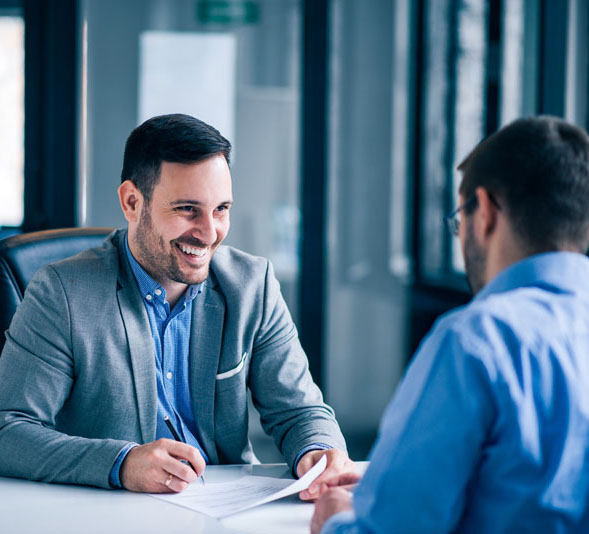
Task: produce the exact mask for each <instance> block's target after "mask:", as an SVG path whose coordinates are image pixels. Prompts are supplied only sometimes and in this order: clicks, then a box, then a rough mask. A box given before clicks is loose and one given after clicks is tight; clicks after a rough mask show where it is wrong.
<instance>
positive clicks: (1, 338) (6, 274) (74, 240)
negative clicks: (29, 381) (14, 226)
mask: <svg viewBox="0 0 589 534" xmlns="http://www.w3.org/2000/svg"><path fill="white" fill-rule="evenodd" d="M112 230H113V229H112V228H64V229H60V230H45V231H43V232H31V233H28V234H20V235H14V236H10V237H7V238H5V239H2V240H0V352H2V348H3V347H4V342H5V341H6V337H5V334H4V333H5V332H6V330H8V327H9V326H10V321H11V320H12V316H13V315H14V312H15V311H16V308H17V306H18V305H19V303H20V302H21V301H22V299H23V295H24V292H25V288H26V287H27V284H28V283H29V281H30V280H31V278H32V277H33V275H34V274H35V272H36V271H37V270H38V269H39V268H40V267H42V266H43V265H46V264H48V263H52V262H54V261H58V260H62V259H64V258H68V257H70V256H73V255H75V254H77V253H78V252H81V251H82V250H86V249H88V248H91V247H96V246H100V244H101V243H102V242H103V241H104V238H105V237H106V236H107V235H108V234H109V233H110V232H112Z"/></svg>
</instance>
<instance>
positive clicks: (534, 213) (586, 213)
mask: <svg viewBox="0 0 589 534" xmlns="http://www.w3.org/2000/svg"><path fill="white" fill-rule="evenodd" d="M458 169H459V170H461V171H462V172H463V173H464V176H463V179H462V183H461V184H460V189H459V192H460V194H461V195H462V197H463V198H464V199H465V200H466V199H468V198H470V197H471V196H472V195H473V194H474V192H475V189H476V188H477V187H483V188H485V189H486V190H487V191H488V192H489V193H491V194H493V195H494V196H495V197H496V198H497V199H498V201H499V204H500V205H501V207H502V209H504V210H505V212H506V215H507V217H508V218H509V220H510V222H511V224H512V227H513V230H514V232H515V233H516V235H517V236H518V237H519V238H520V240H521V242H522V245H523V246H526V247H527V248H528V249H529V252H531V253H537V252H545V251H551V250H561V249H570V248H573V249H576V250H578V251H579V252H583V253H585V252H586V251H587V248H588V247H589V137H588V136H587V134H586V132H585V131H584V130H582V129H581V128H578V127H577V126H573V125H571V124H568V123H566V122H564V121H563V120H561V119H558V118H556V117H547V116H543V117H530V118H523V119H518V120H516V121H514V122H512V123H511V124H509V125H508V126H506V127H505V128H502V129H501V130H499V131H498V132H496V133H494V134H493V135H491V136H490V137H488V138H487V139H485V140H484V141H482V142H481V143H480V144H479V145H478V146H477V147H476V148H475V149H474V150H473V151H472V152H471V153H470V154H469V155H468V156H467V158H466V159H465V160H464V161H463V162H462V163H461V164H460V165H459V166H458ZM473 209H476V208H474V207H473ZM471 211H472V210H471Z"/></svg>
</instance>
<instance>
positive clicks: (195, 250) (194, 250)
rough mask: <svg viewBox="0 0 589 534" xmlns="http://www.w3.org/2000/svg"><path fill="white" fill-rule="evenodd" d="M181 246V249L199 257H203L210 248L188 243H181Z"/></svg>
mask: <svg viewBox="0 0 589 534" xmlns="http://www.w3.org/2000/svg"><path fill="white" fill-rule="evenodd" d="M179 246H180V250H181V251H182V252H185V253H186V254H192V255H193V256H196V257H198V258H202V257H203V256H204V255H205V254H206V253H207V251H208V250H209V249H208V248H194V247H187V246H186V245H179Z"/></svg>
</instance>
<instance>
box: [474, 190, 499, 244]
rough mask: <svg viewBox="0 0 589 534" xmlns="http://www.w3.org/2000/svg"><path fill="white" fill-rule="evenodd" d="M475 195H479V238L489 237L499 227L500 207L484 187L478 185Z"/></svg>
mask: <svg viewBox="0 0 589 534" xmlns="http://www.w3.org/2000/svg"><path fill="white" fill-rule="evenodd" d="M475 195H476V197H477V209H476V211H475V218H476V223H475V228H476V230H475V232H476V231H478V233H479V236H478V237H479V238H482V239H487V238H488V237H489V236H490V235H491V234H492V233H493V232H494V231H495V229H496V227H497V216H498V213H497V211H498V208H497V206H496V205H495V203H494V202H493V201H492V200H491V197H490V196H489V192H488V191H487V190H486V189H485V188H484V187H477V188H476V189H475Z"/></svg>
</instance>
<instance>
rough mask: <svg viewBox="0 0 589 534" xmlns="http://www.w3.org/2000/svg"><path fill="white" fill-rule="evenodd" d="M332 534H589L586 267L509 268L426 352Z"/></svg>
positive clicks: (429, 340) (437, 333)
mask: <svg viewBox="0 0 589 534" xmlns="http://www.w3.org/2000/svg"><path fill="white" fill-rule="evenodd" d="M370 460H371V463H370V466H369V468H368V470H367V472H366V474H365V476H364V477H363V479H362V481H361V483H360V484H359V486H358V487H357V489H356V491H355V494H354V498H353V503H354V511H353V512H343V513H340V514H336V515H334V516H333V517H332V518H331V519H329V520H328V521H327V522H326V523H325V525H324V527H323V530H322V532H323V533H324V534H328V533H329V534H332V533H337V534H344V533H346V534H349V533H356V534H359V533H368V532H370V533H387V534H388V533H395V532H399V533H407V532H428V533H444V532H476V533H477V534H484V533H500V532H536V533H540V532H546V533H548V532H550V533H555V532H566V533H573V532H574V533H577V532H578V533H581V532H585V533H586V532H589V259H588V258H586V257H585V256H582V255H580V254H574V253H568V252H561V253H547V254H540V255H537V256H533V257H530V258H527V259H525V260H523V261H520V262H518V263H517V264H515V265H512V266H510V267H509V268H507V269H505V270H504V271H503V272H501V273H500V274H499V275H498V276H497V277H496V278H495V279H494V280H492V281H491V282H490V283H489V284H488V285H487V286H486V287H485V288H484V289H483V290H482V291H481V292H480V293H479V294H478V295H477V297H476V298H475V299H474V300H473V302H471V303H470V304H469V305H467V306H465V307H463V308H460V309H458V310H456V311H454V312H451V313H449V314H446V315H445V316H444V317H442V318H441V319H440V320H439V321H438V322H437V323H436V325H435V326H434V328H433V329H432V331H431V332H430V334H429V335H428V336H427V337H426V339H425V340H424V341H423V343H422V345H421V346H420V348H419V350H418V351H417V354H416V356H415V358H414V360H413V362H412V364H411V365H410V367H409V369H408V371H407V374H406V376H405V377H404V379H403V381H402V383H401V385H400V386H399V388H398V390H397V392H396V394H395V396H394V398H393V400H392V401H391V403H390V404H389V406H388V408H387V410H386V412H385V415H384V417H383V420H382V422H381V428H380V433H379V437H378V439H377V442H376V444H375V446H374V448H373V450H372V452H371V458H370Z"/></svg>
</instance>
